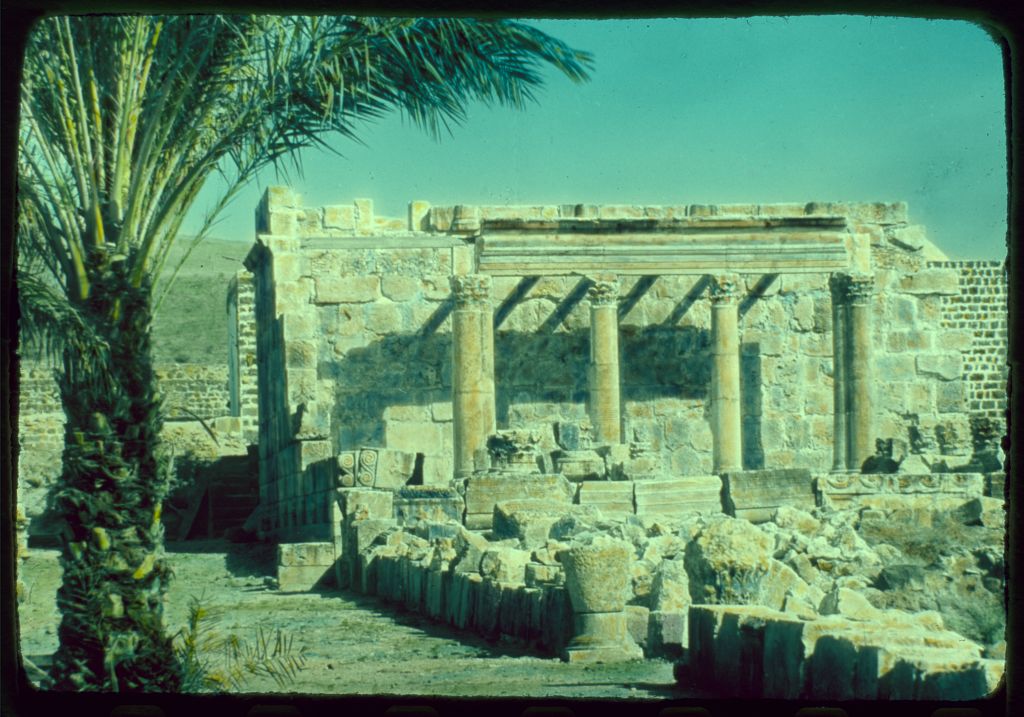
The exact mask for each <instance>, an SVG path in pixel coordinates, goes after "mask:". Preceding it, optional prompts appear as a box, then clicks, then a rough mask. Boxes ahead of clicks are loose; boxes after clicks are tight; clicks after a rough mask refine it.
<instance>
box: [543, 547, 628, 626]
mask: <svg viewBox="0 0 1024 717" xmlns="http://www.w3.org/2000/svg"><path fill="white" fill-rule="evenodd" d="M632 555H633V548H632V546H630V545H629V543H626V542H624V541H622V540H616V539H614V538H609V537H606V536H597V537H595V538H593V539H592V540H589V541H587V542H584V543H577V544H575V545H572V546H571V547H570V548H569V549H568V550H567V551H565V552H564V553H563V554H562V555H561V561H562V565H563V566H564V568H565V578H566V579H565V584H566V589H567V590H568V591H569V597H570V599H571V600H572V605H573V609H574V610H575V611H576V612H577V613H584V612H587V613H589V612H619V611H621V610H622V609H623V608H624V607H625V604H626V593H627V590H628V583H629V561H630V557H631V556H632Z"/></svg>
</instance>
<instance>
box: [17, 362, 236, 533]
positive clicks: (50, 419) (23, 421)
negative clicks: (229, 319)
mask: <svg viewBox="0 0 1024 717" xmlns="http://www.w3.org/2000/svg"><path fill="white" fill-rule="evenodd" d="M227 374H228V372H227V367H226V366H204V365H199V364H172V365H163V366H157V367H156V375H157V382H158V385H159V389H160V391H161V393H162V394H163V396H164V407H165V410H166V412H167V417H168V421H167V424H166V426H165V430H164V434H163V437H164V440H165V441H168V443H169V445H171V446H173V447H174V448H175V449H176V450H177V452H178V453H179V454H182V453H193V454H195V453H197V452H204V451H205V452H206V453H210V452H216V450H219V449H218V448H217V447H216V446H215V445H214V444H212V442H211V441H210V439H209V438H208V436H207V435H206V432H205V429H203V428H202V427H201V426H199V425H198V422H197V421H196V420H195V416H198V417H199V418H202V419H204V420H205V421H207V422H208V424H209V425H213V424H212V423H211V421H212V419H215V418H217V417H221V416H225V415H226V414H227V413H228V391H227ZM19 392H20V393H19V398H18V411H19V415H18V449H19V453H18V505H19V506H20V507H21V508H22V509H23V510H24V511H25V515H26V516H27V517H28V518H29V519H30V520H33V521H35V520H36V519H37V518H39V517H40V516H41V515H42V514H43V513H44V511H45V507H46V500H47V498H46V495H47V490H48V488H49V487H50V486H51V485H53V483H54V481H55V480H56V478H57V477H58V475H59V474H60V465H61V452H62V450H63V446H64V411H63V409H62V408H61V404H60V396H59V395H58V392H57V384H56V382H55V380H54V376H53V369H51V368H49V367H47V366H45V365H42V364H38V363H33V362H24V363H22V364H21V377H20V387H19ZM186 408H187V409H188V411H190V412H191V413H189V412H186V411H185V410H183V409H186ZM193 413H194V414H195V416H193V415H192V414H193ZM193 424H195V425H193ZM224 426H226V424H223V422H221V423H219V424H216V428H215V430H217V428H221V427H224ZM217 432H218V433H219V434H221V435H220V441H221V443H222V444H224V445H225V446H226V445H227V444H226V443H225V432H224V431H221V430H218V431H217ZM229 432H231V431H229ZM222 448H223V446H222ZM40 529H45V528H41V527H40V526H39V525H37V524H36V523H35V522H34V523H33V524H32V527H31V528H30V530H31V531H32V532H33V533H34V532H37V531H38V530H40Z"/></svg>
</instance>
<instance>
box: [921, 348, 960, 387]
mask: <svg viewBox="0 0 1024 717" xmlns="http://www.w3.org/2000/svg"><path fill="white" fill-rule="evenodd" d="M916 366H917V373H918V374H920V375H922V376H936V377H938V378H940V379H942V380H944V381H952V380H954V379H958V378H960V377H961V375H962V373H963V359H962V357H961V355H960V354H955V353H945V354H919V355H918V356H917V357H916Z"/></svg>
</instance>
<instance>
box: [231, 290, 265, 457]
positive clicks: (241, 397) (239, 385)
mask: <svg viewBox="0 0 1024 717" xmlns="http://www.w3.org/2000/svg"><path fill="white" fill-rule="evenodd" d="M255 300H256V289H255V287H254V285H253V277H252V274H250V273H249V272H248V271H245V270H239V271H238V273H237V274H235V277H234V278H233V279H232V280H231V283H230V285H229V286H228V403H229V404H230V411H231V415H232V416H238V417H239V418H240V419H241V422H242V431H243V434H244V435H245V438H246V440H247V441H249V442H251V443H255V442H256V439H257V422H258V420H259V398H258V395H257V380H258V379H257V368H256V313H255Z"/></svg>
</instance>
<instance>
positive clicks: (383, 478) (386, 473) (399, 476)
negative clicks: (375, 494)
mask: <svg viewBox="0 0 1024 717" xmlns="http://www.w3.org/2000/svg"><path fill="white" fill-rule="evenodd" d="M415 467H416V454H415V453H409V452H406V451H396V450H393V449H390V448H386V449H379V450H378V451H377V472H376V475H375V478H374V482H373V485H374V487H375V488H391V489H394V488H401V487H402V486H404V485H405V484H406V483H408V482H409V479H410V478H412V474H413V470H414V469H415Z"/></svg>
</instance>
